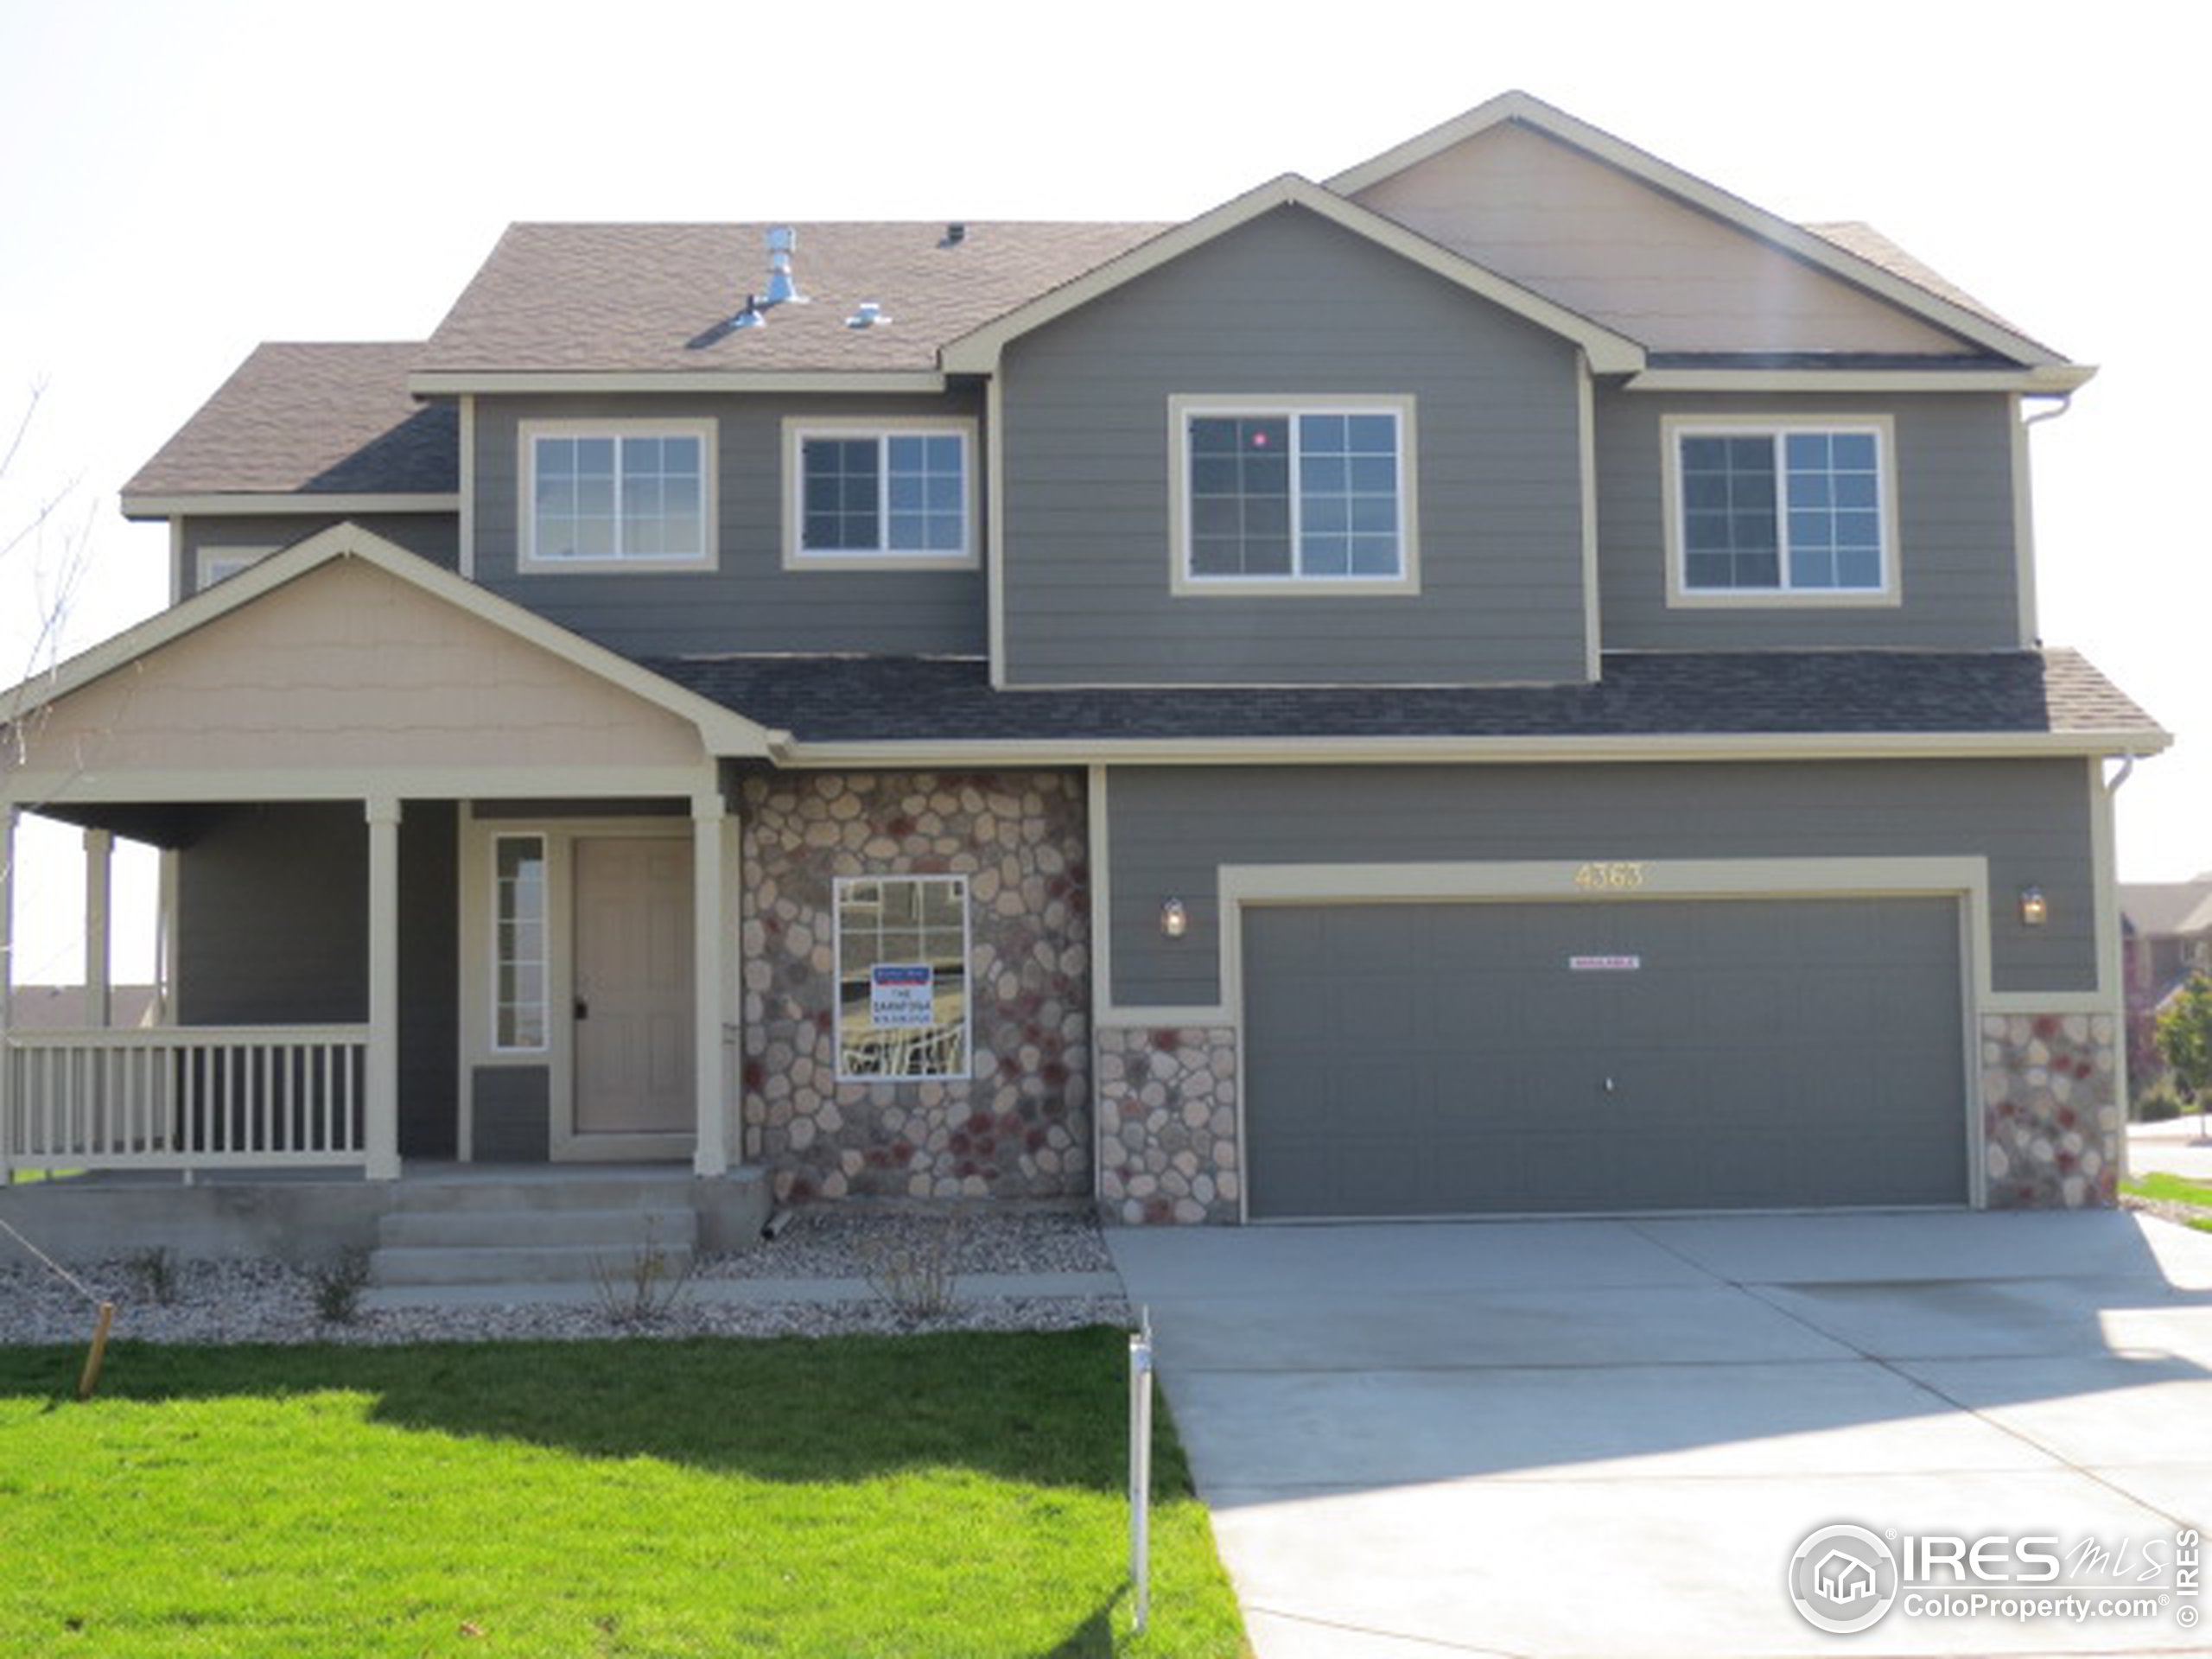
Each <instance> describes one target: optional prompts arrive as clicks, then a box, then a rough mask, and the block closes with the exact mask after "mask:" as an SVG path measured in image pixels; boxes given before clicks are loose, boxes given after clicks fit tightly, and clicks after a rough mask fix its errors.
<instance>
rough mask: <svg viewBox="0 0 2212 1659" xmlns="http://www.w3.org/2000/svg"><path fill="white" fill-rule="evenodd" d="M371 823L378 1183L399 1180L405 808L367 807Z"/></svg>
mask: <svg viewBox="0 0 2212 1659" xmlns="http://www.w3.org/2000/svg"><path fill="white" fill-rule="evenodd" d="M363 805H364V810H365V812H366V814H367V817H368V820H369V1043H368V1052H367V1054H366V1056H365V1058H364V1061H363V1065H362V1071H363V1074H364V1075H363V1077H362V1089H363V1093H364V1095H365V1101H364V1103H363V1104H364V1108H365V1122H363V1124H362V1135H363V1141H364V1147H363V1150H365V1152H366V1153H367V1154H368V1177H369V1179H371V1180H372V1181H390V1180H397V1179H398V1177H399V803H398V802H397V800H395V799H391V798H374V799H372V800H369V801H367V802H365V803H364V804H363Z"/></svg>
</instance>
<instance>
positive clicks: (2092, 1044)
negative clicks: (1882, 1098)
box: [1981, 1014, 2126, 1210]
mask: <svg viewBox="0 0 2212 1659" xmlns="http://www.w3.org/2000/svg"><path fill="white" fill-rule="evenodd" d="M2116 1031H2117V1027H2116V1025H2115V1023H2114V1021H2113V1020H2112V1018H2111V1017H2110V1016H2109V1015H2107V1014H1984V1015H1983V1016H1982V1020H1981V1123H1982V1142H1983V1150H1982V1157H1983V1167H1984V1168H1985V1169H1986V1172H1987V1173H1988V1177H1989V1189H1988V1190H1989V1207H1990V1208H1991V1209H1993V1210H2079V1209H2082V1208H2083V1207H2085V1206H2089V1205H2096V1206H2109V1205H2112V1204H2113V1203H2114V1202H2116V1201H2117V1193H2118V1183H2119V1179H2120V1136H2121V1135H2124V1134H2125V1133H2126V1128H2125V1126H2124V1125H2123V1123H2122V1122H2121V1117H2122V1114H2121V1111H2120V1057H2119V1049H2118V1045H2117V1044H2116V1042H2115V1041H2114V1036H2115V1033H2116Z"/></svg>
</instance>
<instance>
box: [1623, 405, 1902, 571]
mask: <svg viewBox="0 0 2212 1659" xmlns="http://www.w3.org/2000/svg"><path fill="white" fill-rule="evenodd" d="M1666 425H1667V434H1668V437H1667V442H1668V446H1669V463H1668V464H1669V478H1668V482H1669V495H1670V497H1671V502H1670V506H1669V514H1668V517H1669V539H1670V541H1671V543H1672V544H1673V546H1672V553H1671V558H1670V568H1669V594H1670V597H1671V598H1672V599H1673V601H1674V602H1675V603H1677V604H1690V605H1700V604H1725V603H1730V602H1738V603H1745V602H1748V603H1766V604H1821V603H1830V604H1836V603H1840V604H1884V603H1894V602H1895V601H1896V598H1897V535H1896V528H1895V526H1896V512H1895V503H1894V494H1895V490H1894V485H1893V483H1892V481H1891V476H1890V459H1889V457H1890V454H1891V433H1890V423H1888V421H1887V420H1886V419H1884V420H1876V421H1866V420H1859V421H1844V420H1838V421H1828V420H1824V419H1806V420H1790V421H1786V422H1777V421H1771V420H1745V421H1740V422H1735V421H1731V422H1713V423H1704V422H1691V421H1688V420H1670V421H1669V422H1668V423H1666Z"/></svg>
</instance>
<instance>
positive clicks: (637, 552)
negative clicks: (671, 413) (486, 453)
mask: <svg viewBox="0 0 2212 1659" xmlns="http://www.w3.org/2000/svg"><path fill="white" fill-rule="evenodd" d="M520 438H521V449H522V457H523V500H524V503H525V504H526V506H527V510H526V512H525V513H524V541H523V548H522V559H521V563H522V565H523V567H524V569H539V570H560V569H590V568H593V567H600V568H607V567H620V569H626V570H632V569H697V568H698V567H700V566H702V565H705V564H709V563H712V561H713V557H714V551H713V550H714V538H713V531H712V526H713V524H714V512H715V506H714V495H715V492H714V471H715V435H714V423H713V422H711V421H654V422H620V421H601V422H582V421H529V422H524V423H523V426H522V430H521V434H520Z"/></svg>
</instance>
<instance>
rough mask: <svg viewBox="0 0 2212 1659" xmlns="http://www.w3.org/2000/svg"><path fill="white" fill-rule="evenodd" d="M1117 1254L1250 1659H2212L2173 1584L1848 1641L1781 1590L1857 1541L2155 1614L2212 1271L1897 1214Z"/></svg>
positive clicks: (1434, 1231)
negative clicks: (2055, 1561)
mask: <svg viewBox="0 0 2212 1659" xmlns="http://www.w3.org/2000/svg"><path fill="white" fill-rule="evenodd" d="M1109 1237H1110V1238H1111V1240H1112V1248H1113V1250H1114V1255H1115V1259H1116V1262H1117V1264H1118V1265H1119V1267H1120V1268H1121V1271H1122V1278H1123V1280H1124V1281H1125V1282H1126V1284H1127V1285H1128V1291H1129V1294H1130V1296H1131V1298H1132V1299H1133V1300H1135V1301H1138V1302H1140V1303H1142V1304H1145V1305H1147V1306H1149V1307H1150V1309H1151V1311H1152V1317H1153V1321H1154V1331H1155V1334H1156V1337H1157V1344H1156V1352H1157V1357H1158V1363H1159V1368H1160V1374H1161V1376H1162V1379H1163V1382H1164V1384H1165V1388H1166V1395H1167V1399H1168V1402H1169V1403H1170V1405H1171V1407H1172V1408H1173V1413H1174V1416H1175V1420H1176V1422H1177V1424H1178V1426H1179V1428H1180V1430H1181V1433H1182V1435H1183V1438H1184V1441H1185V1445H1186V1446H1187V1447H1188V1449H1189V1452H1190V1454H1191V1458H1192V1463H1193V1465H1194V1467H1195V1470H1196V1472H1197V1476H1198V1487H1199V1491H1200V1493H1201V1495H1202V1496H1203V1497H1204V1498H1205V1502H1206V1503H1207V1506H1208V1508H1209V1509H1210V1510H1211V1512H1212V1516H1213V1522H1214V1529H1215V1535H1216V1537H1217V1540H1218V1541H1219V1543H1220V1547H1221V1553H1222V1556H1223V1559H1224V1560H1225V1561H1226V1562H1227V1564H1228V1567H1229V1570H1230V1574H1231V1576H1232V1577H1233V1578H1234V1580H1235V1581H1236V1590H1237V1594H1238V1597H1239V1599H1240V1600H1241V1601H1242V1602H1243V1605H1244V1609H1245V1614H1246V1618H1247V1621H1248V1624H1249V1630H1250V1631H1251V1634H1252V1639H1253V1642H1254V1644H1255V1647H1256V1649H1257V1650H1258V1653H1259V1655H1260V1659H1313V1656H1322V1655H1327V1656H1338V1659H1420V1656H1429V1659H1436V1656H1440V1655H1446V1654H1470V1653H1471V1654H1497V1655H1516V1656H1555V1655H1609V1656H1612V1655H1629V1656H1637V1655H1682V1656H1692V1655H1694V1656H1699V1659H1713V1656H1728V1655H1761V1656H1771V1655H1785V1654H1808V1655H1810V1654H1827V1655H1834V1653H1836V1652H1838V1651H1839V1650H1844V1651H1848V1650H1851V1649H1858V1650H1859V1651H1862V1652H1879V1653H1883V1654H1916V1653H1958V1652H1971V1653H1976V1654H2010V1653H2022V1654H2027V1653H2034V1654H2053V1653H2109V1652H2120V1651H2125V1652H2130V1653H2165V1652H2172V1653H2205V1652H2208V1651H2212V1637H2208V1636H2207V1635H2206V1632H2205V1628H2204V1626H2203V1625H2202V1624H2197V1625H2196V1627H2195V1628H2193V1629H2192V1628H2187V1627H2185V1626H2184V1625H2183V1624H2182V1622H2181V1618H2182V1603H2181V1602H2179V1601H2176V1600H2174V1599H2172V1596H2171V1592H2172V1591H2173V1588H2174V1580H2173V1575H2172V1573H2171V1571H2169V1572H2167V1573H2164V1576H2163V1577H2161V1578H2160V1579H2158V1580H2157V1581H2156V1582H2154V1583H2152V1584H2151V1585H2149V1586H2148V1592H2149V1593H2152V1594H2153V1595H2155V1594H2156V1593H2158V1592H2161V1591H2164V1592H2167V1593H2168V1595H2169V1605H2167V1606H2165V1607H2164V1609H2162V1610H2160V1611H2158V1612H2157V1613H2156V1614H2155V1615H2153V1616H2150V1617H2145V1618H2135V1619H2133V1620H2121V1619H2112V1618H2090V1619H2088V1620H2087V1621H2086V1622H2082V1623H2069V1622H2065V1621H2062V1620H2058V1619H2054V1618H2032V1619H2028V1620H2024V1621H2023V1620H2021V1619H2018V1618H2013V1619H2005V1618H1997V1617H1994V1616H1993V1615H1989V1614H1984V1615H1983V1616H1981V1617H1979V1618H1972V1617H1969V1618H1956V1617H1945V1618H1931V1617H1918V1618H1915V1617H1909V1616H1908V1613H1907V1610H1906V1606H1905V1605H1904V1603H1903V1602H1902V1601H1901V1602H1900V1604H1899V1605H1898V1606H1897V1608H1896V1609H1895V1610H1893V1611H1891V1614H1890V1615H1889V1616H1888V1618H1886V1619H1885V1621H1884V1622H1883V1623H1882V1624H1880V1625H1879V1626H1878V1628H1877V1629H1876V1630H1872V1631H1869V1632H1868V1633H1866V1635H1864V1636H1860V1637H1838V1636H1833V1635H1827V1634H1824V1633H1822V1632H1821V1631H1818V1630H1815V1629H1814V1628H1812V1627H1811V1626H1810V1625H1809V1624H1807V1623H1805V1622H1804V1621H1803V1620H1802V1618H1800V1617H1799V1615H1798V1613H1797V1611H1796V1609H1795V1607H1794V1606H1793V1605H1791V1603H1790V1601H1789V1597H1788V1595H1787V1593H1786V1591H1785V1574H1786V1573H1787V1572H1788V1570H1789V1562H1790V1558H1791V1556H1792V1554H1793V1553H1794V1552H1795V1551H1796V1548H1797V1546H1798V1544H1799V1542H1800V1541H1802V1539H1803V1538H1804V1537H1805V1535H1807V1534H1808V1532H1810V1531H1812V1530H1814V1529H1816V1528H1818V1527H1821V1526H1822V1525H1826V1524H1829V1523H1834V1522H1857V1523H1859V1524H1861V1525H1864V1526H1866V1527H1868V1528H1870V1529H1873V1530H1875V1531H1878V1532H1885V1531H1889V1530H1891V1529H1894V1530H1895V1532H1897V1533H1898V1534H1902V1535H1910V1536H1913V1537H1924V1536H1927V1535H1931V1534H1955V1535H1964V1536H1965V1537H1967V1538H1968V1539H1970V1540H1971V1539H1973V1538H1975V1537H1978V1536H1980V1535H1983V1534H1996V1535H2006V1536H2011V1535H2018V1534H2023V1533H2034V1534H2037V1535H2056V1537H2057V1538H2059V1539H2060V1540H2062V1541H2063V1542H2062V1544H2061V1546H2060V1548H2061V1549H2062V1550H2063V1551H2065V1552H2071V1551H2072V1550H2073V1549H2074V1548H2075V1546H2076V1545H2077V1543H2078V1542H2079V1541H2082V1540H2085V1539H2094V1540H2095V1541H2099V1542H2100V1543H2101V1545H2103V1546H2104V1547H2106V1548H2110V1549H2112V1550H2113V1551H2115V1552H2116V1551H2117V1549H2118V1547H2119V1546H2120V1543H2122V1542H2123V1541H2126V1542H2128V1543H2130V1544H2131V1545H2132V1547H2133V1551H2134V1554H2133V1556H2132V1557H2130V1558H2128V1566H2127V1568H2126V1573H2127V1577H2126V1578H2124V1579H2120V1580H2115V1579H2114V1578H2113V1573H2114V1571H2115V1568H2114V1567H2112V1566H2111V1565H2110V1564H2107V1567H2106V1568H2105V1570H2104V1573H2103V1574H2102V1575H2101V1576H2098V1577H2096V1580H2095V1584H2094V1593H2098V1594H2113V1593H2118V1592H2128V1593H2139V1592H2138V1589H2137V1586H2136V1585H2135V1584H2134V1583H2133V1581H2132V1580H2133V1574H2134V1573H2138V1572H2139V1571H2141V1570H2142V1569H2143V1568H2144V1567H2145V1557H2144V1554H2143V1551H2144V1549H2145V1546H2146V1545H2148V1544H2151V1543H2152V1541H2161V1542H2158V1544H2157V1545H2156V1546H2155V1548H2154V1550H2153V1554H2157V1555H2158V1557H2159V1558H2160V1559H2161V1560H2164V1558H2165V1557H2166V1556H2167V1555H2168V1554H2170V1553H2171V1549H2172V1548H2173V1544H2172V1540H2173V1538H2174V1536H2175V1535H2176V1532H2177V1529H2180V1528H2182V1527H2183V1526H2184V1525H2185V1524H2188V1525H2204V1524H2207V1523H2212V1236H2207V1235H2203V1234H2196V1233H2190V1232H2187V1231H2185V1230H2182V1229H2179V1228H2177V1227H2173V1226H2171V1225H2169V1224H2164V1223H2160V1222H2157V1221H2154V1220H2151V1219H2148V1218H2145V1219H2140V1220H2139V1219H2137V1218H2135V1217H2130V1216H2126V1215H2123V1214H2093V1215H1970V1214H1944V1215H1926V1214H1913V1215H1857V1216H1840V1217H1819V1216H1794V1217H1741V1218H1694V1219H1682V1220H1639V1221H1619V1222H1610V1221H1558V1222H1516V1223H1477V1224H1403V1225H1392V1226H1338V1227H1253V1228H1245V1229H1241V1230H1203V1229H1187V1230H1169V1229H1160V1230H1135V1229H1123V1230H1115V1231H1112V1232H1110V1233H1109ZM2115 1559H2118V1558H2117V1556H2115ZM2068 1576H2069V1580H2070V1581H2073V1582H2080V1583H2087V1582H2088V1580H2087V1579H2084V1578H2082V1577H2081V1575H2079V1574H2077V1573H2075V1571H2074V1569H2073V1568H2071V1567H2069V1569H2068ZM1977 1587H1980V1588H1982V1589H1984V1590H1985V1591H1993V1592H1998V1593H2002V1594H2018V1593H2020V1591H2019V1589H2018V1586H2005V1585H1994V1586H1990V1585H1984V1586H1974V1585H1968V1586H1967V1589H1968V1590H1969V1591H1971V1590H1973V1589H1974V1588H1977ZM2195 1605H2196V1608H2197V1609H2199V1610H2202V1611H2212V1597H2199V1598H2197V1599H2196V1603H2195Z"/></svg>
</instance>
